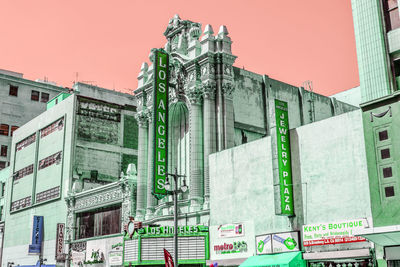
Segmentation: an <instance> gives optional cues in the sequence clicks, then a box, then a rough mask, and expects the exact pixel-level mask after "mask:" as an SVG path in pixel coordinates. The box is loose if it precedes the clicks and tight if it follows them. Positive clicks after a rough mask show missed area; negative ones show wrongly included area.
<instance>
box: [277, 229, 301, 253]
mask: <svg viewBox="0 0 400 267" xmlns="http://www.w3.org/2000/svg"><path fill="white" fill-rule="evenodd" d="M299 250H300V246H299V232H288V233H278V234H272V253H280V252H291V251H299Z"/></svg>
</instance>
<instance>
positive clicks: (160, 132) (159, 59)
mask: <svg viewBox="0 0 400 267" xmlns="http://www.w3.org/2000/svg"><path fill="white" fill-rule="evenodd" d="M168 64H169V62H168V54H167V53H166V52H163V51H161V50H156V51H155V62H154V97H153V98H154V102H153V113H154V115H153V119H154V194H155V196H156V197H157V195H166V193H167V192H166V190H165V187H164V184H165V179H166V176H167V168H168V164H167V157H168V93H169V92H168V75H169V71H168ZM150 142H151V141H150ZM150 153H151V152H150Z"/></svg>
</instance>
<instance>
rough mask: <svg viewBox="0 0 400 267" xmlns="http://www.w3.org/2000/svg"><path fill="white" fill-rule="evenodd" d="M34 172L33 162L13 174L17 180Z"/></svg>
mask: <svg viewBox="0 0 400 267" xmlns="http://www.w3.org/2000/svg"><path fill="white" fill-rule="evenodd" d="M32 173H33V164H31V165H29V166H26V167H25V168H22V169H20V170H18V171H16V172H14V174H13V178H14V181H17V180H19V179H21V178H23V177H25V176H27V175H29V174H32Z"/></svg>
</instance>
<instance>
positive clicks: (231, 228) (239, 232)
mask: <svg viewBox="0 0 400 267" xmlns="http://www.w3.org/2000/svg"><path fill="white" fill-rule="evenodd" d="M243 235H244V226H243V224H242V223H232V224H222V225H220V226H219V227H218V236H219V237H238V236H243Z"/></svg>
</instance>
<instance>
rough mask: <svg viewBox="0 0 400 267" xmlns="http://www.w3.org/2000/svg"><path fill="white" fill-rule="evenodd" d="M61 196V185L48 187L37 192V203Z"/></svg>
mask: <svg viewBox="0 0 400 267" xmlns="http://www.w3.org/2000/svg"><path fill="white" fill-rule="evenodd" d="M59 196H60V187H59V186H56V187H54V188H51V189H48V190H46V191H43V192H40V193H37V194H36V203H40V202H43V201H46V200H49V199H53V198H58V197H59Z"/></svg>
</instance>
